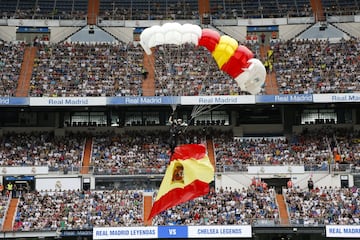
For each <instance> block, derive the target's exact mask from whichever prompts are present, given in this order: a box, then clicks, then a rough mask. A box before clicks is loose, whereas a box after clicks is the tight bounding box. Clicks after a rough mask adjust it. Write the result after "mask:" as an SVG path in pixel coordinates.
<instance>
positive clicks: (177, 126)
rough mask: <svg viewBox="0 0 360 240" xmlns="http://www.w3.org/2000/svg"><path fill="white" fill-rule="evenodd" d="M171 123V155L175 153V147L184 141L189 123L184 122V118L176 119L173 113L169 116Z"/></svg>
mask: <svg viewBox="0 0 360 240" xmlns="http://www.w3.org/2000/svg"><path fill="white" fill-rule="evenodd" d="M169 123H170V124H171V125H170V139H169V144H170V157H171V156H172V155H173V153H174V151H175V147H176V146H177V145H178V144H179V143H183V142H184V136H183V133H184V131H185V129H186V127H187V126H188V125H187V123H185V122H183V121H182V119H174V116H173V114H171V115H170V117H169Z"/></svg>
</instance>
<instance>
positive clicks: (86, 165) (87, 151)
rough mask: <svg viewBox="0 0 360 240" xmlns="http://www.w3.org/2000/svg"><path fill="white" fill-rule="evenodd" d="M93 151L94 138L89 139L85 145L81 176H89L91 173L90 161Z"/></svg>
mask: <svg viewBox="0 0 360 240" xmlns="http://www.w3.org/2000/svg"><path fill="white" fill-rule="evenodd" d="M91 149H92V138H87V139H86V143H85V149H84V156H83V161H82V168H81V174H88V173H89V166H90V159H91Z"/></svg>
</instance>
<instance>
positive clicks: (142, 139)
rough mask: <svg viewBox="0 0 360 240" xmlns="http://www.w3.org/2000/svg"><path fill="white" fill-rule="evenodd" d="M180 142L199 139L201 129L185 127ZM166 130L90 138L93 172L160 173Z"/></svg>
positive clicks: (167, 145)
mask: <svg viewBox="0 0 360 240" xmlns="http://www.w3.org/2000/svg"><path fill="white" fill-rule="evenodd" d="M183 138H184V142H189V143H190V142H191V143H201V142H202V141H203V140H202V139H203V138H204V136H201V131H200V132H199V131H188V132H187V133H186V136H183ZM169 141H170V133H169V132H168V131H161V130H157V131H127V132H125V133H123V134H108V135H107V136H100V137H96V138H94V140H93V147H92V157H91V158H92V159H91V165H92V167H93V169H94V174H115V175H119V174H121V175H134V174H135V175H138V174H156V173H164V172H165V170H166V166H167V163H168V162H169V159H170V155H171V153H170V142H169Z"/></svg>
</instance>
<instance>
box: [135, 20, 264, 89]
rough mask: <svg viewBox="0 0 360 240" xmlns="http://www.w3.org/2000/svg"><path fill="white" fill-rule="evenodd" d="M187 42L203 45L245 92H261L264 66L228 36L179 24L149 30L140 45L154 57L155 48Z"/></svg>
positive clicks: (190, 25)
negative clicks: (153, 49)
mask: <svg viewBox="0 0 360 240" xmlns="http://www.w3.org/2000/svg"><path fill="white" fill-rule="evenodd" d="M186 43H191V44H194V45H196V46H203V47H205V48H206V49H207V50H208V51H209V52H211V55H212V56H213V58H214V59H215V61H216V63H217V65H218V67H219V69H221V70H222V71H223V72H225V73H227V74H228V75H229V76H231V77H232V78H233V79H234V80H235V81H236V82H237V83H238V85H239V86H240V88H241V90H243V91H247V92H249V93H251V94H258V93H259V92H260V91H261V87H262V85H263V84H264V82H265V77H266V70H265V67H264V65H263V64H262V63H261V61H260V60H258V59H256V58H254V54H253V53H252V52H251V51H250V50H249V49H248V48H247V47H246V46H243V45H239V43H238V41H237V40H235V39H234V38H232V37H230V36H228V35H222V36H221V35H220V34H219V33H218V32H217V31H215V30H212V29H201V28H200V27H199V26H197V25H194V24H183V25H182V24H180V23H176V22H171V23H165V24H164V25H162V26H159V25H155V26H152V27H149V28H146V29H145V30H144V31H143V32H142V33H141V35H140V45H141V46H142V48H143V49H144V51H145V52H146V54H148V55H151V54H152V51H151V48H153V47H156V46H159V45H164V44H174V45H182V44H186Z"/></svg>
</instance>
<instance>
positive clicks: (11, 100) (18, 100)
mask: <svg viewBox="0 0 360 240" xmlns="http://www.w3.org/2000/svg"><path fill="white" fill-rule="evenodd" d="M0 105H9V106H14V105H16V106H28V105H29V98H25V97H24V98H23V97H0Z"/></svg>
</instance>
